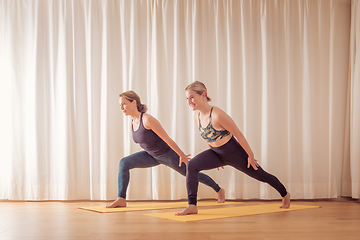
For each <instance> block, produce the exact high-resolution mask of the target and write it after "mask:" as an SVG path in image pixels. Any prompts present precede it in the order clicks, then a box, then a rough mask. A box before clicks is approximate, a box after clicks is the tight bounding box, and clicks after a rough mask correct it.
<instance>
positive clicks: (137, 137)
mask: <svg viewBox="0 0 360 240" xmlns="http://www.w3.org/2000/svg"><path fill="white" fill-rule="evenodd" d="M143 114H144V113H141V116H140V125H139V129H138V130H136V131H134V128H133V127H131V130H132V134H133V140H134V142H136V143H138V144H140V146H141V147H142V148H143V149H144V150H145V151H147V152H148V153H149V154H150V155H151V156H153V157H157V156H160V155H162V154H164V153H166V152H167V151H168V150H170V147H169V145H167V144H166V142H164V140H162V139H161V138H160V137H159V136H158V135H157V134H156V133H154V131H153V130H151V129H150V130H149V129H146V128H145V127H144V125H143V121H142V118H143Z"/></svg>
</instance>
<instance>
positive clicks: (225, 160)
mask: <svg viewBox="0 0 360 240" xmlns="http://www.w3.org/2000/svg"><path fill="white" fill-rule="evenodd" d="M247 159H248V154H247V153H246V151H245V150H244V149H243V148H242V147H241V145H240V144H239V143H238V141H237V140H236V139H235V138H234V137H232V138H231V139H230V140H229V141H228V142H227V143H225V144H224V145H222V146H220V147H212V148H211V149H208V150H206V151H204V152H201V153H199V154H198V155H196V156H195V157H194V158H193V159H191V161H189V162H188V164H187V175H186V186H187V191H188V202H189V204H194V205H196V203H197V190H198V185H199V178H198V173H199V172H200V171H202V170H209V169H213V168H217V167H221V166H224V165H230V166H232V167H234V168H236V169H238V170H240V171H241V172H243V173H245V174H247V175H249V176H250V177H253V178H255V179H257V180H259V181H261V182H266V183H268V184H270V185H271V186H272V187H273V188H275V189H276V190H277V191H278V192H279V193H280V195H281V196H282V197H285V195H286V194H287V191H286V189H285V187H284V185H283V184H282V183H281V182H280V181H279V180H278V179H277V178H276V177H275V176H273V175H271V174H269V173H267V172H265V171H264V170H263V169H262V168H261V167H260V166H259V167H258V170H255V169H254V168H253V167H252V166H250V167H249V168H247V164H248V162H247Z"/></svg>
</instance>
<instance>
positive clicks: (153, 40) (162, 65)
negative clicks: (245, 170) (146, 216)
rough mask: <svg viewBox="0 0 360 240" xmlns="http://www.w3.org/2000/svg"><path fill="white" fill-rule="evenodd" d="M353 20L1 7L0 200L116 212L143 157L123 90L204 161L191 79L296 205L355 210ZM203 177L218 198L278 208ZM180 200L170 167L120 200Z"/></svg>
mask: <svg viewBox="0 0 360 240" xmlns="http://www.w3.org/2000/svg"><path fill="white" fill-rule="evenodd" d="M356 14H357V15H358V16H359V2H358V1H355V0H353V1H352V2H351V1H350V0H270V1H269V0H255V1H250V0H239V1H235V0H233V1H232V0H223V1H220V0H219V1H216V0H198V1H196V0H178V1H176V0H174V1H170V0H169V1H166V0H158V1H155V0H138V1H126V0H118V1H116V0H114V1H106V0H92V1H91V0H76V1H75V0H72V1H71V0H53V1H45V0H38V1H34V0H0V34H1V35H0V70H1V71H0V74H1V75H0V77H1V83H0V84H1V85H0V109H1V118H0V130H1V134H0V145H1V146H0V147H1V149H0V154H1V158H0V159H1V165H0V199H19V200H71V199H92V200H99V199H100V200H111V199H114V198H116V196H117V168H118V163H119V160H120V159H121V158H122V157H123V156H126V155H129V154H131V153H134V152H136V151H139V150H141V149H140V147H139V146H138V145H136V144H134V143H133V141H132V137H131V132H130V127H129V126H130V125H129V123H130V121H129V119H128V118H126V117H124V116H123V115H122V113H121V111H120V110H119V105H118V94H119V93H121V92H123V91H127V90H130V89H132V90H134V91H136V92H137V93H138V94H139V95H140V97H141V99H142V102H144V103H146V104H147V105H148V108H149V113H150V114H152V115H153V116H155V117H156V118H157V119H158V120H159V121H160V122H161V123H162V125H163V127H164V129H165V130H166V131H167V132H168V134H169V135H170V136H171V137H172V138H173V139H174V140H175V141H176V142H177V143H178V145H179V146H180V147H181V148H182V149H183V150H184V152H186V153H191V154H192V156H194V155H196V154H197V153H199V152H201V151H203V150H205V149H206V148H207V147H206V143H205V142H204V141H203V140H202V139H200V137H199V136H198V133H197V126H195V124H194V123H193V120H192V119H193V118H192V115H193V113H192V111H191V110H190V109H189V107H188V106H187V104H186V100H185V93H184V88H185V86H186V85H188V84H189V83H190V82H192V81H194V80H200V81H203V82H204V83H205V84H206V85H207V87H208V91H209V96H210V97H211V98H212V99H213V101H212V102H211V104H213V105H216V106H219V107H221V108H222V109H223V110H225V111H226V112H227V113H228V114H229V115H231V116H232V118H233V119H234V120H235V122H236V123H237V125H238V126H239V128H240V130H242V132H243V133H244V135H245V136H246V138H247V139H248V141H249V143H250V145H251V146H252V149H253V150H254V152H255V157H256V159H258V160H259V162H260V163H261V165H262V166H263V168H265V169H266V170H267V171H269V172H270V173H273V174H274V175H276V176H277V177H278V178H279V179H280V180H281V181H282V182H283V183H284V185H285V186H286V187H287V189H288V190H289V192H290V193H291V194H292V197H293V198H301V199H304V198H306V199H313V198H333V197H337V196H339V195H341V194H343V195H345V196H351V197H355V198H359V185H360V184H359V182H360V180H359V179H360V165H359V156H360V153H359V146H360V139H359V136H360V124H359V122H360V119H359V118H360V107H359V102H360V101H359V98H360V88H359V84H360V82H359V72H360V70H359V51H357V52H356V49H359V19H358V16H357V19H356ZM350 31H351V39H350ZM356 46H357V47H356ZM349 59H350V60H349ZM349 69H350V71H349ZM348 79H349V81H348ZM347 106H348V108H347ZM205 173H207V174H209V175H210V176H211V177H213V178H214V179H215V180H216V181H217V182H218V183H219V184H220V186H222V187H223V188H224V189H225V190H226V197H227V198H228V199H251V198H259V199H273V198H279V197H280V196H279V195H278V193H277V192H276V191H275V190H273V189H272V188H271V187H269V186H268V185H266V184H263V183H259V182H257V181H255V180H253V179H251V178H249V177H248V176H245V175H244V174H242V173H241V172H239V171H237V170H235V169H233V168H231V167H225V169H221V170H219V171H218V170H210V171H205ZM349 174H351V175H349ZM186 196H187V194H186V186H185V178H184V177H183V176H181V175H179V174H177V173H176V172H175V171H173V170H172V169H170V168H168V167H165V166H158V167H155V168H151V169H136V170H132V171H131V180H130V185H129V189H128V199H130V200H131V199H136V200H150V199H162V200H172V199H184V198H186ZM199 197H200V198H214V197H215V194H214V192H213V191H212V189H209V188H208V187H206V186H203V185H200V188H199Z"/></svg>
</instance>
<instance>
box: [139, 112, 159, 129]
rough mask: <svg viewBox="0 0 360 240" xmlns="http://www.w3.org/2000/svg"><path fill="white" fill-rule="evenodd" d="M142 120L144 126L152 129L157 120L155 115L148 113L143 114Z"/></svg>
mask: <svg viewBox="0 0 360 240" xmlns="http://www.w3.org/2000/svg"><path fill="white" fill-rule="evenodd" d="M142 121H143V124H144V127H145V128H146V129H152V127H153V126H154V124H156V123H158V120H157V119H156V118H155V117H153V116H151V115H150V114H148V113H144V114H143V118H142Z"/></svg>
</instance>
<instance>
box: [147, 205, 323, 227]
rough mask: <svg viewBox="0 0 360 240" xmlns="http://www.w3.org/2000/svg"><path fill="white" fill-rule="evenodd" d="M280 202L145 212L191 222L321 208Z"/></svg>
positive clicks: (154, 215) (153, 215)
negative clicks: (187, 211) (192, 211)
mask: <svg viewBox="0 0 360 240" xmlns="http://www.w3.org/2000/svg"><path fill="white" fill-rule="evenodd" d="M279 206H280V203H274V204H264V205H250V206H241V207H228V208H216V209H215V208H213V209H198V210H199V213H198V214H191V215H185V216H175V213H177V212H165V213H150V214H145V215H147V216H152V217H158V218H165V219H169V220H174V221H180V222H191V221H200V220H210V219H219V218H230V217H241V216H249V215H256V214H265V213H276V212H288V211H295V210H303V209H312V208H319V206H307V205H296V204H293V205H291V206H290V208H287V209H282V208H279Z"/></svg>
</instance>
